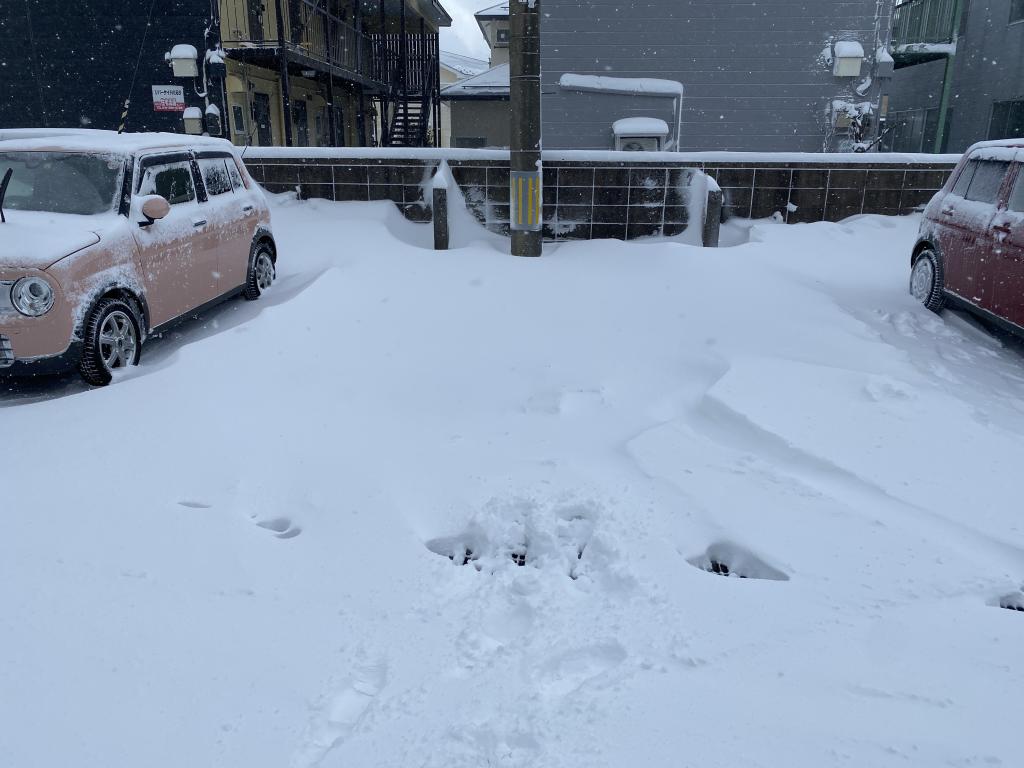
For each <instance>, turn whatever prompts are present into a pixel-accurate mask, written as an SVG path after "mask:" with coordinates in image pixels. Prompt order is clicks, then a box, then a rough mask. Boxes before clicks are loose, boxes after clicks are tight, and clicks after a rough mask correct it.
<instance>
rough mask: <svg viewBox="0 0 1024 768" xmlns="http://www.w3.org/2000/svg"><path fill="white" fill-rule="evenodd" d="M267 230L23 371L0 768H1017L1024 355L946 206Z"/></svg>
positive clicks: (338, 221)
mask: <svg viewBox="0 0 1024 768" xmlns="http://www.w3.org/2000/svg"><path fill="white" fill-rule="evenodd" d="M275 218H276V226H277V230H278V234H279V238H280V243H281V246H282V257H281V263H280V273H281V280H280V282H279V283H278V284H277V287H276V288H275V290H274V291H273V293H272V294H271V296H269V297H268V298H267V300H266V301H263V302H260V303H257V304H252V305H247V304H244V303H241V302H235V303H232V304H230V305H227V306H225V307H223V308H222V309H220V310H217V311H215V312H213V313H211V314H209V315H208V316H206V317H205V318H204V319H203V321H202V322H200V323H195V324H192V325H190V326H186V327H185V328H183V329H182V330H181V331H179V332H178V333H176V334H173V335H172V337H171V338H167V339H164V340H160V341H157V342H156V343H154V344H152V345H151V346H150V347H148V348H147V351H146V354H144V356H143V365H142V366H141V367H140V368H139V369H137V370H134V371H132V372H131V373H130V374H129V375H127V376H124V377H121V378H120V380H119V381H117V382H115V384H114V385H113V386H111V387H109V388H107V389H104V390H95V391H86V390H84V389H83V388H82V387H81V386H80V385H78V384H77V383H75V382H73V381H66V382H61V383H58V384H54V385H48V386H45V387H40V386H39V385H31V386H19V387H14V388H10V389H9V390H8V391H7V393H6V400H5V401H4V402H3V405H7V406H10V407H6V408H2V409H0V429H2V432H3V435H4V436H5V439H4V441H3V447H2V448H0V468H2V469H0V472H2V481H3V482H2V487H3V491H2V495H0V499H2V500H0V508H2V510H3V535H2V537H0V648H2V649H3V654H2V656H0V723H2V724H3V725H2V727H0V765H2V766H12V767H17V768H54V767H55V766H71V765H74V766H76V768H114V767H118V766H125V767H127V766H141V765H145V766H149V768H180V767H181V766H224V767H225V768H228V767H230V768H237V767H239V766H245V767H246V768H264V767H265V768H284V767H285V766H291V767H292V768H309V767H310V766H317V765H320V766H325V767H326V768H331V767H332V766H333V767H340V766H396V767H399V766H401V767H403V768H405V767H407V766H467V767H468V766H484V765H503V766H531V767H535V766H544V767H545V768H547V767H550V766H567V767H572V768H576V767H578V766H583V765H587V766H609V767H614V768H619V767H621V766H634V765H651V766H680V765H692V766H698V765H735V766H766V767H767V768H777V767H779V766H789V767H791V768H823V767H824V766H857V767H858V768H863V767H864V766H872V768H882V767H884V766H907V765H913V766H922V767H924V766H928V767H929V768H931V767H932V766H937V765H950V766H971V765H1003V766H1012V765H1018V764H1019V759H1020V745H1019V734H1020V722H1019V720H1020V713H1021V712H1022V711H1024V695H1022V690H1024V686H1022V684H1024V671H1022V669H1024V657H1022V654H1021V649H1022V648H1024V614H1021V613H1017V612H1014V611H1008V610H1000V609H999V608H998V604H999V602H1000V599H1001V598H1005V597H1008V596H1015V595H1019V589H1020V587H1021V585H1022V582H1024V518H1022V516H1021V513H1020V511H1019V490H1018V488H1017V487H1016V482H1015V481H1016V480H1017V474H1016V471H1017V470H1018V466H1019V464H1020V460H1021V458H1024V437H1022V436H1024V363H1022V358H1021V357H1020V356H1019V355H1018V354H1017V353H1016V352H1014V351H1012V350H1005V349H1003V348H1002V347H1001V346H1000V345H999V344H998V343H997V342H996V341H994V340H992V339H991V338H989V337H988V336H986V335H985V334H983V333H981V332H979V331H977V330H976V329H975V328H973V327H972V326H971V325H969V324H968V323H966V322H964V321H963V320H962V319H959V318H957V317H955V316H945V317H943V318H939V317H936V316H933V315H931V314H929V313H928V312H926V311H925V310H924V309H923V308H920V307H918V306H916V305H915V303H914V302H913V301H912V300H911V299H910V297H909V296H907V294H906V282H907V273H908V263H907V262H908V260H907V253H906V252H907V248H908V247H909V245H910V244H911V242H912V240H913V234H914V231H915V228H916V221H914V220H912V219H886V218H874V217H872V218H861V219H857V220H850V221H848V222H846V223H844V224H839V225H834V224H818V225H806V226H792V227H786V226H783V225H773V224H759V225H757V226H755V227H754V228H753V229H752V230H751V239H752V242H750V243H749V244H746V245H742V246H738V247H735V248H729V249H721V250H700V249H696V248H691V247H688V246H683V245H679V244H675V243H664V242H663V243H646V244H631V245H626V244H622V243H617V242H594V243H581V244H574V245H564V246H561V247H559V248H558V249H555V250H552V251H550V252H549V256H548V257H547V258H545V259H542V260H537V261H527V260H516V259H512V258H511V257H508V256H505V255H503V254H502V253H500V252H499V251H498V250H497V249H496V241H495V240H494V239H493V238H490V237H487V236H485V235H480V236H479V239H480V242H479V243H477V244H476V245H472V246H467V245H466V243H467V242H468V241H469V240H471V239H473V237H474V236H473V235H472V234H471V233H470V232H468V231H466V230H465V229H464V231H462V232H461V233H457V236H456V241H457V242H459V243H461V244H463V245H464V246H465V247H463V248H461V249H459V250H454V251H451V252H448V253H443V254H439V253H434V252H432V251H429V250H426V249H425V248H424V247H422V246H425V245H426V243H427V241H428V238H429V231H428V230H427V228H422V227H417V226H415V225H412V224H409V223H407V222H404V221H402V220H401V219H400V217H399V216H398V215H397V213H396V212H395V211H394V210H393V208H391V207H388V205H386V204H380V205H335V204H327V203H296V202H290V201H278V202H277V203H276V204H275ZM523 562H525V565H519V563H523ZM463 563H465V565H463ZM710 571H717V573H712V572H710ZM726 573H728V574H729V578H723V575H724V574H726ZM738 577H745V578H738ZM1012 599H1017V597H1013V598H1012Z"/></svg>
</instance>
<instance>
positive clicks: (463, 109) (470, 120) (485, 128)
mask: <svg viewBox="0 0 1024 768" xmlns="http://www.w3.org/2000/svg"><path fill="white" fill-rule="evenodd" d="M448 103H449V104H451V107H452V146H453V147H459V146H465V145H462V144H459V143H458V140H459V139H461V138H476V139H484V140H485V144H484V146H485V147H495V148H499V149H508V146H509V143H510V141H511V130H512V129H511V120H512V115H511V112H510V111H509V102H508V101H484V100H482V99H480V100H477V99H472V100H458V101H449V102H448Z"/></svg>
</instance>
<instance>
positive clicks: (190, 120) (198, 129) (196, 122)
mask: <svg viewBox="0 0 1024 768" xmlns="http://www.w3.org/2000/svg"><path fill="white" fill-rule="evenodd" d="M182 119H183V120H184V121H185V133H187V134H190V135H192V136H200V135H202V133H203V130H204V129H205V127H206V126H204V125H203V110H201V109H200V108H199V107H189V108H188V109H186V110H185V111H184V112H183V113H182Z"/></svg>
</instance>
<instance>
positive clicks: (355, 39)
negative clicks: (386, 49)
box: [221, 0, 374, 77]
mask: <svg viewBox="0 0 1024 768" xmlns="http://www.w3.org/2000/svg"><path fill="white" fill-rule="evenodd" d="M281 12H282V16H283V17H284V28H285V35H283V36H282V35H281V34H280V30H279V29H278V24H277V13H276V8H275V4H274V0H226V1H225V2H222V3H221V36H222V38H223V42H224V46H225V47H226V48H280V47H281V46H282V42H283V44H284V45H286V46H287V47H288V49H289V50H291V51H295V52H298V53H300V54H303V55H305V56H308V57H309V58H310V59H312V60H314V61H316V62H319V63H321V64H324V65H327V66H335V67H339V68H341V69H345V70H348V71H349V72H352V73H354V74H357V75H362V76H365V77H371V75H372V71H373V69H374V65H373V62H374V56H373V42H372V40H371V39H370V37H369V36H368V35H366V34H364V33H363V32H360V31H359V30H357V29H356V28H355V27H354V26H352V25H351V24H349V23H348V22H346V21H342V20H341V19H340V18H338V17H337V16H335V15H333V14H331V13H329V12H328V11H327V10H326V9H325V8H324V7H323V6H322V5H321V4H320V3H317V2H315V0H289V1H288V2H285V3H283V4H282V8H281Z"/></svg>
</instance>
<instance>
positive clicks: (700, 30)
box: [542, 0, 892, 152]
mask: <svg viewBox="0 0 1024 768" xmlns="http://www.w3.org/2000/svg"><path fill="white" fill-rule="evenodd" d="M543 3H544V4H543V11H544V26H543V34H542V56H543V67H544V97H543V101H544V104H543V108H544V130H545V135H544V145H545V147H548V148H551V149H560V148H578V149H609V148H611V146H612V141H613V139H612V133H611V124H612V123H613V122H614V121H615V120H617V119H619V118H622V117H629V116H635V115H645V116H651V117H660V118H662V119H664V120H666V122H668V123H669V124H670V125H671V126H672V127H673V132H674V129H675V118H674V115H673V114H672V109H671V99H658V100H650V99H644V100H640V99H637V98H636V97H632V96H619V95H608V94H579V93H569V92H566V91H563V90H562V89H561V88H560V87H559V86H558V80H559V77H560V76H561V75H562V74H564V73H566V72H574V73H579V74H589V75H607V76H612V77H658V78H666V79H670V80H679V81H681V82H682V83H683V84H684V85H685V86H686V89H687V95H686V98H685V100H684V105H683V121H684V122H683V131H682V136H683V142H682V143H683V149H684V150H747V151H765V152H768V151H809V152H816V151H820V150H821V149H822V148H823V144H824V142H825V140H826V136H827V135H828V133H829V130H828V127H827V123H828V111H829V105H830V103H831V101H832V100H833V99H847V100H851V101H871V102H873V103H876V104H877V102H878V96H879V81H878V80H877V79H876V80H875V82H874V83H873V84H872V85H871V87H870V88H869V89H868V90H867V91H866V93H865V95H864V96H859V95H856V94H854V91H853V88H854V86H856V85H857V84H859V83H860V79H851V78H836V77H833V75H832V69H831V67H829V66H827V65H826V64H824V63H823V62H822V61H820V56H821V53H822V50H823V49H824V48H825V46H826V44H827V43H828V42H829V41H832V40H836V39H847V40H853V39H855V40H858V41H859V42H860V43H861V44H862V45H863V46H864V50H865V53H866V54H867V57H868V58H867V60H866V61H865V64H864V67H863V69H862V76H863V75H866V74H870V73H871V70H872V64H873V59H874V52H875V50H876V49H877V47H878V45H879V44H880V43H886V42H888V38H889V26H890V13H891V6H892V2H891V0H760V1H759V2H752V1H751V0H745V1H744V2H739V1H738V0H633V1H632V2H629V1H628V0H627V1H624V0H590V2H586V3H584V2H580V0H543ZM876 17H877V24H876ZM876 29H877V34H876ZM879 38H881V39H879ZM834 146H835V142H833V148H834Z"/></svg>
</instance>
